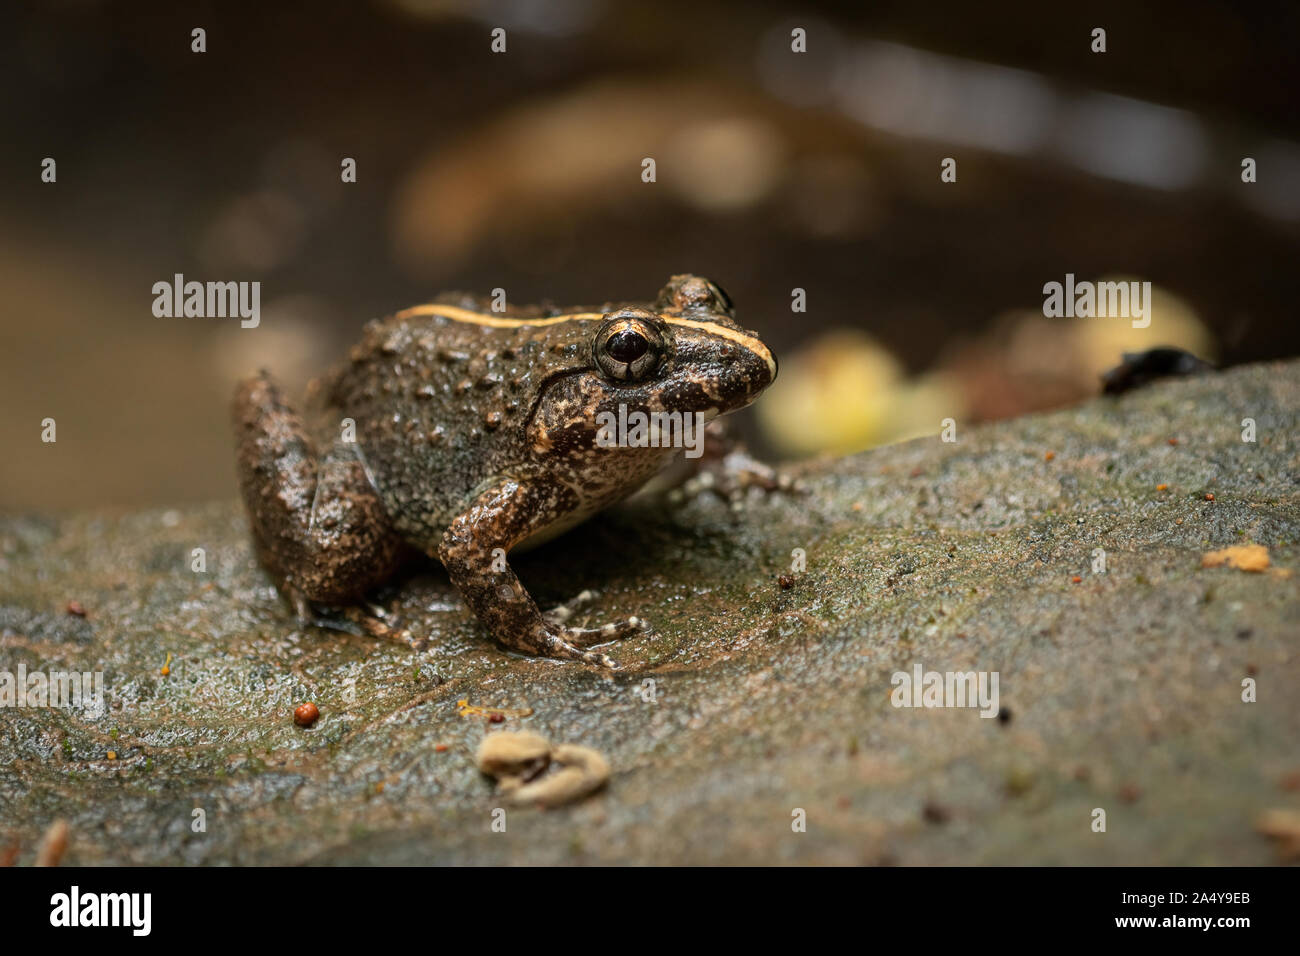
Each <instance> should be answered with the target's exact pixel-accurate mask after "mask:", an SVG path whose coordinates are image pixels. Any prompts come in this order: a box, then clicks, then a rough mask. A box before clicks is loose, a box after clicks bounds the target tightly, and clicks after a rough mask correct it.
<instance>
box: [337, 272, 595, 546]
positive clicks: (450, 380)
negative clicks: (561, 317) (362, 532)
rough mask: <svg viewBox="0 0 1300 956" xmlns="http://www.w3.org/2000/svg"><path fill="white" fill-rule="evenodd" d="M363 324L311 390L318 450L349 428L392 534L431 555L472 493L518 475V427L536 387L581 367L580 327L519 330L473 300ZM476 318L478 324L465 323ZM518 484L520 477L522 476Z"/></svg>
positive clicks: (519, 323)
mask: <svg viewBox="0 0 1300 956" xmlns="http://www.w3.org/2000/svg"><path fill="white" fill-rule="evenodd" d="M442 304H447V305H450V306H452V307H453V308H452V309H449V310H448V311H450V312H453V313H456V314H460V315H461V317H460V318H452V317H449V316H448V315H442V314H427V313H425V314H421V313H420V312H419V310H418V309H412V310H407V312H403V313H398V314H397V315H395V316H392V317H389V318H387V319H383V320H379V321H375V322H371V323H369V324H367V326H366V328H365V333H364V335H363V337H362V339H361V341H360V342H359V343H358V344H357V345H356V346H354V347H353V348H352V350H351V353H350V355H349V361H348V362H347V363H346V364H345V365H343V366H341V367H339V368H337V369H335V370H334V371H333V372H331V373H330V374H329V375H328V376H326V377H325V378H324V379H322V380H321V381H320V382H319V383H317V384H316V386H315V387H314V389H313V393H314V398H313V407H314V408H315V409H316V413H315V416H314V421H315V423H316V424H315V431H316V434H317V436H318V439H319V440H321V441H332V440H333V439H334V438H335V437H336V436H337V435H339V434H340V428H341V425H340V423H341V421H342V420H343V419H347V418H350V419H352V420H353V422H354V423H355V438H356V451H357V452H358V454H359V455H360V457H361V459H362V461H363V462H364V464H365V466H366V470H367V472H368V474H369V476H370V480H371V483H372V484H373V485H374V487H375V488H376V490H377V491H378V492H379V495H380V498H381V500H382V502H383V504H384V507H385V510H386V511H387V512H388V516H389V519H390V521H391V522H392V523H393V525H394V527H395V528H396V529H397V530H398V531H400V532H401V533H402V534H403V535H404V536H405V537H407V538H408V539H409V540H411V541H412V542H414V543H416V544H418V545H421V546H424V547H428V546H430V545H435V544H436V543H437V541H438V540H439V538H440V537H441V535H442V533H443V532H444V531H445V530H446V528H447V526H448V525H449V524H450V522H451V520H452V519H453V518H454V517H455V516H456V515H457V514H460V513H461V511H463V509H464V508H465V506H466V505H467V503H468V502H469V500H470V499H471V498H472V497H473V495H474V494H475V492H476V490H477V489H478V488H479V486H480V485H482V483H483V482H484V481H486V480H488V479H490V478H493V477H497V476H499V475H501V474H505V473H510V474H514V473H515V471H516V470H519V469H525V470H526V468H527V466H528V461H529V458H530V455H529V454H528V450H527V448H526V434H525V431H526V426H527V421H528V417H529V415H530V413H531V411H532V407H533V404H534V402H535V400H536V398H537V396H538V395H540V394H541V391H542V388H543V386H544V385H545V383H546V380H547V379H548V378H550V377H552V376H554V375H555V374H562V373H563V372H564V371H565V370H569V369H572V368H574V367H579V366H581V365H582V364H583V363H584V362H585V358H584V349H585V346H584V341H585V337H586V333H584V332H582V331H581V329H580V325H581V324H576V325H573V326H572V327H569V326H570V324H569V323H552V324H550V325H529V324H526V318H527V317H538V318H539V319H540V320H544V316H539V313H538V312H536V311H534V312H530V313H522V314H514V315H512V314H511V313H509V312H507V313H505V314H502V315H497V314H493V313H489V312H484V311H480V310H479V308H478V307H477V306H478V305H479V302H478V300H473V299H469V298H466V297H455V298H452V299H451V301H450V302H447V301H445V300H444V301H443V302H442ZM476 317H477V318H476ZM521 477H522V476H521Z"/></svg>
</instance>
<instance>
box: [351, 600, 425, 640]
mask: <svg viewBox="0 0 1300 956" xmlns="http://www.w3.org/2000/svg"><path fill="white" fill-rule="evenodd" d="M344 613H345V615H346V616H347V618H348V619H349V620H352V621H355V622H356V623H357V624H359V625H361V628H362V630H364V631H365V632H366V633H367V634H369V635H371V636H372V637H378V638H382V639H384V640H386V641H397V642H398V643H399V644H405V645H406V646H407V647H409V648H410V649H411V650H413V651H423V650H425V649H426V648H427V647H428V646H429V639H428V638H427V637H416V636H415V635H414V634H412V633H411V632H410V631H409V630H408V629H407V628H405V627H403V626H402V624H401V621H400V620H397V619H395V618H393V617H391V616H390V615H389V614H388V613H387V612H386V611H385V610H384V609H383V608H381V607H379V606H377V605H374V604H371V605H368V610H367V611H363V610H361V609H360V608H355V607H351V608H348V609H347V611H346V612H344Z"/></svg>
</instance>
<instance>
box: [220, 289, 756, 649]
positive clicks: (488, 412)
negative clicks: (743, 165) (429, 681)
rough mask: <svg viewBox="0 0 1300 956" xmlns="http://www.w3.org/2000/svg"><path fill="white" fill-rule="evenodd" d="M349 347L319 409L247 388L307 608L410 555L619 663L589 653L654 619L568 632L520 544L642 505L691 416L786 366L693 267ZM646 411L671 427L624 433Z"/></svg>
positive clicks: (536, 639)
mask: <svg viewBox="0 0 1300 956" xmlns="http://www.w3.org/2000/svg"><path fill="white" fill-rule="evenodd" d="M350 358H351V361H350V362H349V363H347V364H346V365H343V366H342V367H340V368H337V369H335V370H334V371H332V372H331V373H329V374H328V375H326V376H325V377H323V378H322V379H319V380H317V381H314V382H313V383H312V385H311V387H310V388H309V391H308V400H307V404H306V406H305V408H306V412H307V414H306V415H305V416H304V417H299V415H298V414H297V413H296V412H295V411H294V410H293V409H292V408H291V407H290V406H289V405H288V404H287V403H286V402H285V401H284V399H283V398H282V397H281V394H280V391H279V389H278V388H277V387H276V385H275V383H274V382H273V381H272V380H271V379H270V377H269V376H268V375H267V374H266V373H265V372H262V373H260V374H259V375H256V376H254V377H252V378H250V379H247V380H246V381H244V382H242V383H241V384H240V385H239V387H238V389H237V392H236V395H235V401H234V418H235V426H236V432H237V443H238V464H237V467H238V472H239V478H240V484H241V488H242V491H243V496H244V501H245V503H246V505H247V507H248V513H249V516H250V520H251V524H252V529H253V537H254V540H255V544H256V548H257V553H258V556H259V558H260V559H261V561H262V563H263V564H264V565H265V566H266V567H267V568H268V569H269V570H270V571H271V573H272V574H273V575H274V577H275V579H276V581H277V584H278V585H279V586H280V589H281V592H282V593H283V594H284V595H285V596H286V597H287V598H288V599H289V601H290V602H291V603H292V604H293V606H294V608H295V610H296V611H297V612H298V615H299V617H300V618H301V619H305V620H311V605H312V604H313V603H316V604H322V605H331V606H340V605H352V604H355V603H356V602H357V601H359V600H360V599H361V598H362V597H363V596H364V595H365V594H366V593H367V592H368V591H370V590H371V589H373V588H374V587H376V586H377V585H379V584H381V583H383V582H384V581H385V580H386V579H387V578H389V577H390V576H391V575H392V574H393V573H394V572H395V571H396V569H397V567H398V565H399V563H400V562H401V560H402V558H403V555H404V552H406V551H407V550H409V547H410V546H414V547H415V548H418V549H419V550H421V551H423V552H425V553H426V554H429V555H433V556H436V557H437V558H438V559H439V560H440V561H441V562H442V564H443V565H444V566H445V567H446V569H447V572H448V574H449V575H450V577H451V580H452V582H453V583H454V584H455V585H456V587H457V588H458V589H459V590H460V592H461V594H462V595H463V596H464V598H465V600H466V602H467V603H468V604H469V606H470V608H471V609H472V610H473V611H474V613H475V615H477V617H478V618H479V620H480V621H481V622H482V623H483V624H484V625H485V626H486V627H487V628H488V630H489V631H490V632H491V633H492V634H493V636H495V637H496V638H497V640H499V641H500V642H501V643H502V644H504V645H505V646H506V647H508V648H512V649H514V650H518V651H523V652H526V653H529V654H537V655H543V656H547V657H556V658H565V659H570V660H581V661H586V662H588V663H592V664H597V665H602V666H605V667H614V666H616V665H615V664H614V662H613V661H611V660H610V659H609V658H608V657H606V656H605V655H603V654H600V653H597V652H595V651H592V650H590V648H591V647H592V646H594V645H596V644H600V643H605V642H608V641H611V640H614V639H616V638H620V637H624V636H626V635H629V634H633V633H636V632H637V631H639V630H641V629H643V628H644V627H645V623H644V622H643V621H641V620H638V619H637V618H635V617H633V618H628V619H626V620H623V621H619V622H617V623H612V624H607V625H605V626H604V627H596V628H581V629H580V628H574V627H568V626H565V624H564V623H563V619H564V616H565V615H564V614H555V613H551V614H544V613H543V612H542V611H541V610H539V609H538V607H537V605H536V603H534V601H533V599H532V597H531V596H530V595H529V594H528V592H527V591H526V590H525V589H524V587H523V585H522V584H521V583H520V582H519V579H518V578H517V577H516V576H515V573H514V571H512V570H511V568H510V565H509V564H508V563H507V561H506V554H507V553H508V552H509V551H510V550H511V549H512V548H515V547H520V546H524V545H533V544H536V543H539V542H541V541H543V540H546V539H548V538H550V537H552V536H554V535H556V534H559V533H561V532H563V531H565V530H567V529H569V528H571V527H572V526H573V525H575V524H577V523H578V522H580V521H582V520H583V519H585V518H586V517H588V516H589V515H591V514H593V513H594V512H596V511H598V510H600V509H602V508H605V507H607V506H609V505H611V504H613V503H615V502H617V501H619V500H620V499H623V498H626V497H627V496H628V495H630V494H632V493H633V492H634V491H636V490H637V489H638V488H640V487H641V486H642V485H643V484H644V483H645V482H646V481H647V479H649V478H651V477H652V476H653V475H655V474H656V473H657V472H659V471H660V469H661V468H662V467H663V466H664V465H665V464H666V463H667V462H668V461H669V460H671V459H673V458H674V457H676V456H679V455H680V454H681V448H680V447H672V444H673V443H672V442H671V441H665V440H664V439H665V437H667V438H670V439H671V438H672V435H671V434H668V435H665V432H672V428H673V426H674V423H675V422H680V423H681V424H682V431H681V435H684V436H686V437H689V434H688V433H687V432H686V430H685V429H686V428H688V427H689V424H702V423H703V422H705V421H708V420H710V419H712V418H715V417H717V416H718V415H722V414H724V413H726V412H730V411H734V410H735V409H738V408H742V407H744V406H745V405H748V404H749V403H750V402H752V401H753V400H754V399H755V398H756V397H757V396H758V394H759V393H760V392H762V391H763V389H765V388H767V386H768V385H770V384H771V383H772V380H773V379H774V378H775V377H776V359H775V358H774V357H773V356H772V353H771V352H770V351H769V350H768V348H767V347H766V346H765V345H764V344H763V343H762V342H761V341H760V340H759V338H758V336H757V335H755V334H754V333H752V332H747V331H745V330H744V329H742V328H741V327H740V326H739V325H738V324H737V323H736V321H735V318H734V314H733V308H732V304H731V301H730V300H729V298H728V297H727V295H726V294H725V293H724V292H723V291H722V290H721V289H720V288H719V287H718V286H717V285H715V284H713V283H712V282H709V281H708V280H707V279H703V278H700V277H698V276H692V275H679V276H674V277H673V278H672V279H671V280H670V281H669V282H668V284H667V285H666V286H664V288H663V289H662V290H660V292H659V295H658V297H657V298H656V299H655V301H654V302H653V303H649V304H624V303H619V304H607V305H605V306H603V307H601V308H599V309H594V310H576V309H575V310H559V309H551V308H538V309H528V308H524V309H513V308H511V309H505V310H503V311H492V310H491V309H490V308H489V306H488V301H487V300H485V299H476V298H474V297H472V296H466V295H447V296H442V297H440V298H439V299H438V300H437V301H436V302H434V303H431V304H428V305H420V306H415V307H414V308H410V309H406V310H404V311H402V312H398V313H397V314H396V315H393V316H391V317H389V318H387V319H384V320H382V321H375V322H371V323H369V324H368V325H367V326H366V329H365V334H364V337H363V338H362V341H361V342H360V343H359V344H358V345H356V346H354V347H353V349H352V352H351V356H350ZM638 412H639V413H641V415H642V416H643V417H642V418H641V419H639V420H642V421H644V418H645V417H650V418H651V420H652V422H653V423H655V424H654V425H653V426H652V427H650V428H642V429H641V430H640V431H639V432H637V431H636V429H635V428H632V429H627V428H625V427H624V425H625V423H626V422H628V421H629V420H631V421H633V422H635V421H637V420H638V416H637V415H636V414H635V413H638ZM674 415H675V417H674ZM688 423H689V424H688ZM651 440H653V441H654V444H650V441H651ZM685 440H686V438H682V442H679V444H680V443H684V442H685ZM665 445H667V446H669V447H664V446H665ZM688 447H689V446H688ZM689 453H690V452H689V451H688V454H689Z"/></svg>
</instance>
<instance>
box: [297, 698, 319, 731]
mask: <svg viewBox="0 0 1300 956" xmlns="http://www.w3.org/2000/svg"><path fill="white" fill-rule="evenodd" d="M319 717H320V708H319V707H317V706H316V705H315V704H313V703H311V702H310V701H308V702H307V703H305V704H299V705H298V706H297V707H296V708H295V709H294V712H293V722H294V723H295V724H297V725H298V726H299V727H310V726H311V725H312V724H314V723H316V720H317V719H318V718H319Z"/></svg>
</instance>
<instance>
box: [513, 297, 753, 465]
mask: <svg viewBox="0 0 1300 956" xmlns="http://www.w3.org/2000/svg"><path fill="white" fill-rule="evenodd" d="M589 325H590V326H591V327H592V331H591V333H590V339H589V345H588V352H587V362H586V368H585V369H583V370H582V371H581V372H580V373H579V374H576V375H570V376H567V377H566V378H565V379H563V380H562V383H556V385H557V386H558V387H554V388H553V391H552V393H551V396H550V397H551V398H552V401H550V402H547V403H543V404H542V405H541V406H540V409H539V414H540V415H541V417H542V419H543V420H542V421H539V422H535V423H534V424H535V427H538V426H540V430H541V432H543V433H545V434H547V435H548V437H549V438H551V439H554V440H556V443H557V445H560V446H562V447H567V448H568V449H571V450H575V451H578V450H583V449H589V448H591V447H593V446H596V447H606V444H605V442H604V441H603V440H601V439H600V437H599V435H598V432H599V430H600V429H601V428H602V427H605V426H607V425H608V423H610V422H611V421H614V422H618V423H620V426H619V427H620V428H622V425H621V423H623V422H634V421H635V419H636V415H635V414H634V413H641V414H642V415H645V416H653V415H656V414H662V413H667V414H668V415H672V414H673V413H679V416H685V415H692V416H694V414H695V413H698V414H699V415H700V416H701V417H700V418H699V419H695V418H693V419H692V420H693V421H703V422H707V421H710V420H711V419H713V418H716V417H718V416H719V415H724V414H726V413H727V412H731V411H735V410H736V409H738V408H744V407H745V406H746V405H748V404H749V403H750V402H752V401H753V400H754V399H755V398H757V397H758V396H759V394H760V393H761V392H762V391H763V389H765V388H767V387H768V386H769V385H771V384H772V381H773V380H774V379H775V378H776V359H775V357H774V356H773V355H772V353H771V351H770V350H769V349H768V347H767V346H766V345H764V344H763V342H762V340H761V339H759V337H758V336H757V335H755V334H754V333H753V332H748V331H746V330H744V329H742V328H741V327H740V326H739V325H738V324H737V323H736V321H735V319H734V318H733V317H732V306H731V300H730V299H729V298H728V297H727V295H726V293H725V292H723V291H722V290H721V289H720V288H719V287H718V286H716V285H715V284H713V283H712V282H709V281H708V280H707V279H702V278H699V277H697V276H690V275H685V276H674V277H673V278H672V279H671V280H670V281H669V283H668V285H666V286H665V287H664V288H663V290H661V291H660V293H659V296H658V298H657V299H656V301H655V302H654V303H653V305H652V306H651V307H650V308H646V307H644V306H623V307H618V308H613V309H611V310H610V311H608V312H605V313H604V314H603V315H602V316H601V319H600V321H598V322H590V323H589ZM575 412H576V414H575ZM561 435H563V436H564V437H563V439H561V437H560V436H561ZM620 444H621V442H620Z"/></svg>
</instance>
